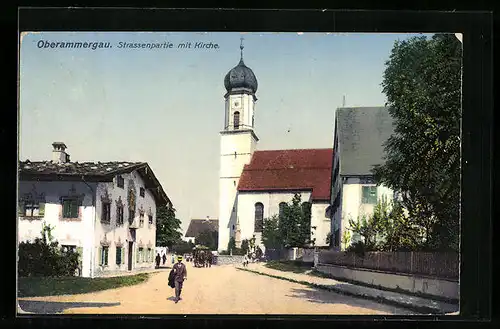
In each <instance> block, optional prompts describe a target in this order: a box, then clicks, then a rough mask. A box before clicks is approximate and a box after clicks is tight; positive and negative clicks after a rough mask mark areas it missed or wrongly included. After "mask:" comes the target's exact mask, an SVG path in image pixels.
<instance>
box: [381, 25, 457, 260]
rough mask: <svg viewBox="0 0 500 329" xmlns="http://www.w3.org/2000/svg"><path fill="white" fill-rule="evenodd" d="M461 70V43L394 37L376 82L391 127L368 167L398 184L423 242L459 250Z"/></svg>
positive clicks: (390, 183) (445, 36) (437, 38)
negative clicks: (381, 157) (381, 158)
mask: <svg viewBox="0 0 500 329" xmlns="http://www.w3.org/2000/svg"><path fill="white" fill-rule="evenodd" d="M461 74H462V46H461V43H460V42H459V41H458V40H457V39H456V37H455V36H454V35H453V34H437V35H434V36H433V37H432V38H430V39H428V38H426V37H415V38H411V39H408V40H404V41H398V42H396V43H395V45H394V48H393V49H392V53H391V55H390V58H389V60H388V61H387V63H386V70H385V72H384V78H383V82H382V87H383V91H384V93H385V94H386V96H387V100H388V103H387V105H388V106H389V112H390V114H391V116H392V117H393V118H394V124H395V127H394V128H395V131H394V134H393V135H392V136H391V137H390V138H389V139H388V141H387V142H386V144H385V150H386V157H385V163H384V164H383V165H380V166H376V167H375V168H374V170H373V173H374V175H375V177H376V179H377V181H378V182H379V183H381V184H384V185H386V186H388V187H390V188H392V189H394V190H397V191H400V192H401V196H402V206H403V207H404V208H405V210H406V211H407V215H408V216H409V217H410V218H411V219H412V220H414V221H415V223H416V224H417V225H418V226H420V227H421V228H422V232H423V235H424V241H425V248H426V249H430V250H449V249H452V250H458V241H459V235H458V234H459V201H460V200H459V196H460V120H461Z"/></svg>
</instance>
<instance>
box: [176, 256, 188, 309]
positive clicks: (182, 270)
mask: <svg viewBox="0 0 500 329" xmlns="http://www.w3.org/2000/svg"><path fill="white" fill-rule="evenodd" d="M173 271H174V274H175V303H176V304H177V303H178V302H179V300H181V292H182V284H183V283H184V280H187V270H186V265H184V264H183V263H182V256H177V263H176V264H174V266H173Z"/></svg>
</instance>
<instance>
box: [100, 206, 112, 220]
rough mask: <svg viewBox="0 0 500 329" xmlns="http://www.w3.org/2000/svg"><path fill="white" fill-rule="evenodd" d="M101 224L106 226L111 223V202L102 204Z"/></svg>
mask: <svg viewBox="0 0 500 329" xmlns="http://www.w3.org/2000/svg"><path fill="white" fill-rule="evenodd" d="M101 222H102V223H105V224H109V223H110V222H111V203H109V202H103V203H102V213H101Z"/></svg>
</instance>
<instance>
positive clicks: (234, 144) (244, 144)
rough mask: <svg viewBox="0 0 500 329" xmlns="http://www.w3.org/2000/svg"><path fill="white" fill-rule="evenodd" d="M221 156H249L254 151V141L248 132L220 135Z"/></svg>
mask: <svg viewBox="0 0 500 329" xmlns="http://www.w3.org/2000/svg"><path fill="white" fill-rule="evenodd" d="M220 146H221V156H224V155H231V156H234V152H237V153H238V154H250V153H253V151H254V150H255V140H254V138H253V136H252V133H251V132H250V131H245V132H237V133H233V134H222V135H221V144H220Z"/></svg>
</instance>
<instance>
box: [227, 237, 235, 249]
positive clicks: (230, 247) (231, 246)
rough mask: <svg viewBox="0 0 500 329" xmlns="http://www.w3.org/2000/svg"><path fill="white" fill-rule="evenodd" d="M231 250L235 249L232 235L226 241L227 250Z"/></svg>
mask: <svg viewBox="0 0 500 329" xmlns="http://www.w3.org/2000/svg"><path fill="white" fill-rule="evenodd" d="M231 250H236V240H235V239H234V237H231V238H230V239H229V242H228V243H227V251H231Z"/></svg>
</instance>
